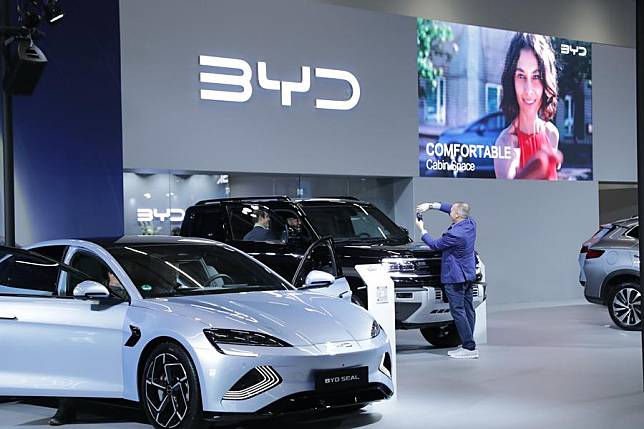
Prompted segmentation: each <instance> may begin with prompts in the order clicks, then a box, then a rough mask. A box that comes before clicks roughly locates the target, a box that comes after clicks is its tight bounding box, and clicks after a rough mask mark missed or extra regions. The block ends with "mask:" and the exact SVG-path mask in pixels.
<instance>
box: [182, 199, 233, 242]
mask: <svg viewBox="0 0 644 429" xmlns="http://www.w3.org/2000/svg"><path fill="white" fill-rule="evenodd" d="M222 213H223V208H222V207H221V206H218V205H217V206H215V205H212V206H210V205H209V206H207V207H206V208H204V209H203V210H198V211H197V210H195V212H192V213H189V215H188V216H189V218H188V219H187V220H188V222H192V223H193V224H192V229H191V230H190V232H189V235H190V236H193V237H204V238H209V239H211V240H217V241H226V231H225V229H224V223H223V222H222V220H223V216H222Z"/></svg>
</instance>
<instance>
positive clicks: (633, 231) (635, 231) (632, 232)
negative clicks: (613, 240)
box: [626, 225, 640, 240]
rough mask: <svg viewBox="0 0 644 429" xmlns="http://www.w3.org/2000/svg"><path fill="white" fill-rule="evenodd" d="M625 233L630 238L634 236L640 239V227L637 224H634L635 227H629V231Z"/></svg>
mask: <svg viewBox="0 0 644 429" xmlns="http://www.w3.org/2000/svg"><path fill="white" fill-rule="evenodd" d="M626 235H628V236H629V237H631V238H636V239H638V240H639V239H640V227H639V225H638V226H636V227H635V228H633V229H631V230H630V231H628V232H627V233H626Z"/></svg>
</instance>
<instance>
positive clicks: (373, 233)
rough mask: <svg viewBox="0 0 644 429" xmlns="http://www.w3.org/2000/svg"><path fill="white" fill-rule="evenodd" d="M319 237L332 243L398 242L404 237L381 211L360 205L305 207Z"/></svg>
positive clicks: (400, 230)
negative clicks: (328, 237) (330, 238)
mask: <svg viewBox="0 0 644 429" xmlns="http://www.w3.org/2000/svg"><path fill="white" fill-rule="evenodd" d="M304 211H305V212H306V215H307V216H308V218H309V220H310V222H311V223H312V225H313V227H314V228H315V229H316V231H317V233H318V234H320V236H327V235H330V236H331V237H333V239H334V240H335V241H365V242H377V241H388V240H392V241H401V242H406V240H407V234H406V233H405V232H404V231H403V230H402V229H401V228H399V227H398V226H397V225H396V224H395V223H393V222H392V221H391V220H390V219H389V218H388V217H387V216H385V215H384V214H383V213H382V212H381V211H380V210H378V209H377V208H375V207H372V206H366V205H360V204H346V205H345V204H343V205H328V206H321V205H320V206H318V205H315V206H308V207H304Z"/></svg>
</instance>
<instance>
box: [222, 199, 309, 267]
mask: <svg viewBox="0 0 644 429" xmlns="http://www.w3.org/2000/svg"><path fill="white" fill-rule="evenodd" d="M226 213H227V221H228V225H227V226H228V228H227V230H228V232H229V235H228V239H227V240H226V241H227V242H228V243H229V244H230V245H231V246H233V247H236V248H237V249H239V250H241V251H243V252H246V253H248V254H249V255H251V256H253V257H255V258H256V259H258V260H259V261H261V262H262V263H264V264H266V265H268V266H269V267H270V268H272V269H273V270H275V271H276V272H277V273H279V274H280V275H281V276H282V277H284V278H286V279H291V278H293V276H294V275H295V272H296V270H297V267H298V265H299V263H300V259H301V257H302V254H303V253H304V249H303V248H302V245H301V243H299V242H298V243H295V242H293V241H291V240H289V230H290V229H289V228H288V226H287V224H286V222H285V221H284V219H283V217H282V216H280V215H278V214H277V213H275V212H274V211H273V210H271V209H270V208H269V207H267V206H265V205H262V204H257V203H227V204H226Z"/></svg>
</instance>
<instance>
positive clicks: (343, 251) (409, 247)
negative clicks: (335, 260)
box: [336, 243, 440, 263]
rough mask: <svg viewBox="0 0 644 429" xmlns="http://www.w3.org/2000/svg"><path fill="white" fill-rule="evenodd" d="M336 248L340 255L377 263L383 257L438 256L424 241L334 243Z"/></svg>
mask: <svg viewBox="0 0 644 429" xmlns="http://www.w3.org/2000/svg"><path fill="white" fill-rule="evenodd" d="M336 250H337V252H338V253H339V254H340V255H341V256H345V257H349V256H350V257H357V258H359V257H362V258H367V259H371V258H372V259H374V260H373V261H372V262H371V263H378V262H379V260H380V259H383V258H440V252H436V251H433V250H430V249H429V247H427V246H426V245H425V244H424V243H408V244H401V245H387V244H369V245H360V244H357V243H352V244H350V245H344V246H339V245H336Z"/></svg>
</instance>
